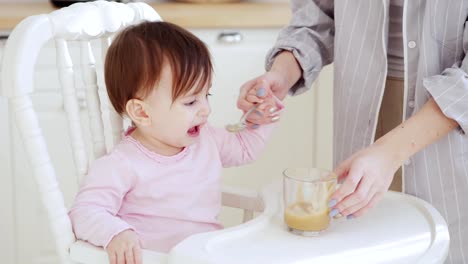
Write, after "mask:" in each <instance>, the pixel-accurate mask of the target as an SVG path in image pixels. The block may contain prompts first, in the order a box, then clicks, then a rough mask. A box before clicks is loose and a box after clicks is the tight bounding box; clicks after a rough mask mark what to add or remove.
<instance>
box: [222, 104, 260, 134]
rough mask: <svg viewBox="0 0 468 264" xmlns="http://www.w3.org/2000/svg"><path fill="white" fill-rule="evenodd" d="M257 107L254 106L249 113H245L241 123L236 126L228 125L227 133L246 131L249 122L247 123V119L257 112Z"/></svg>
mask: <svg viewBox="0 0 468 264" xmlns="http://www.w3.org/2000/svg"><path fill="white" fill-rule="evenodd" d="M257 106H258V105H254V106H252V107H251V108H250V109H249V110H248V111H247V112H245V114H243V115H242V117H241V118H240V120H239V122H237V123H235V124H228V125H226V129H227V131H229V132H233V133H235V132H240V131H242V130H244V129H245V128H246V127H247V122H246V119H247V117H248V116H249V115H250V114H251V113H252V112H253V111H255V109H257Z"/></svg>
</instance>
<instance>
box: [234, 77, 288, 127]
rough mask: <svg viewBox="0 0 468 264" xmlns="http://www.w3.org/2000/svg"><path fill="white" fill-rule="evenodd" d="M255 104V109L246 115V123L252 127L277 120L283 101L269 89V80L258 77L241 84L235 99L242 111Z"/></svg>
mask: <svg viewBox="0 0 468 264" xmlns="http://www.w3.org/2000/svg"><path fill="white" fill-rule="evenodd" d="M255 105H256V106H257V109H256V110H255V111H254V112H253V113H252V114H251V115H249V116H248V117H247V123H248V124H249V127H252V128H256V127H258V125H261V124H268V123H271V122H275V121H278V120H279V117H280V113H281V110H282V109H283V108H284V105H283V103H282V102H281V101H280V100H279V99H278V98H277V97H276V96H275V95H274V94H273V92H272V91H271V89H270V84H269V82H268V81H266V80H265V79H260V78H258V79H256V80H252V81H250V82H248V83H246V84H245V85H244V86H242V88H241V93H240V95H239V99H238V101H237V106H238V107H239V109H241V110H243V111H244V112H246V111H248V110H249V109H250V108H251V107H253V106H255Z"/></svg>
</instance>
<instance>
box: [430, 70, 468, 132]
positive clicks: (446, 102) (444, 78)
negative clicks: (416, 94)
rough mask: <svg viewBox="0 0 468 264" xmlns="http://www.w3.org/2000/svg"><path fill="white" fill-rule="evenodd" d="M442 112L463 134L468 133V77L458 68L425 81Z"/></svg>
mask: <svg viewBox="0 0 468 264" xmlns="http://www.w3.org/2000/svg"><path fill="white" fill-rule="evenodd" d="M423 84H424V86H425V87H426V89H427V91H428V92H429V93H430V94H431V95H432V97H433V98H434V100H435V102H436V103H437V105H438V106H439V107H440V109H441V111H442V112H443V113H444V115H445V116H447V117H448V118H450V119H453V120H455V121H456V122H457V123H458V125H459V129H460V130H461V132H462V133H463V134H466V132H467V131H468V75H467V74H466V72H465V71H463V70H462V69H460V68H458V67H452V68H448V69H445V70H444V71H443V72H442V74H440V75H434V76H431V77H427V78H425V79H424V80H423Z"/></svg>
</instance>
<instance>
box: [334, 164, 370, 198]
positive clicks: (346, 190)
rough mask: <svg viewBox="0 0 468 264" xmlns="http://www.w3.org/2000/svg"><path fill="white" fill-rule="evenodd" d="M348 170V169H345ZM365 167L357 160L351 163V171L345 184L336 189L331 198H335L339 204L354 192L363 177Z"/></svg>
mask: <svg viewBox="0 0 468 264" xmlns="http://www.w3.org/2000/svg"><path fill="white" fill-rule="evenodd" d="M345 170H347V169H345ZM363 174H364V170H363V167H362V166H360V165H359V164H356V163H355V162H353V163H351V164H350V168H349V172H348V175H347V176H346V178H345V179H344V181H343V184H342V185H341V186H340V187H339V188H338V189H337V190H336V191H335V193H334V194H333V195H332V197H331V199H330V200H335V201H336V202H337V203H338V205H340V203H341V201H342V200H343V199H344V198H346V197H347V196H348V195H350V194H352V193H353V192H354V190H356V187H357V186H358V184H359V182H360V181H361V178H362V177H363Z"/></svg>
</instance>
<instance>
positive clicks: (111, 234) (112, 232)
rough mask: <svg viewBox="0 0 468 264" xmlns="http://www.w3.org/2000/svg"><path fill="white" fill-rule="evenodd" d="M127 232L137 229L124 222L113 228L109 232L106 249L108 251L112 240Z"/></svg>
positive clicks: (105, 243) (105, 244) (104, 245)
mask: <svg viewBox="0 0 468 264" xmlns="http://www.w3.org/2000/svg"><path fill="white" fill-rule="evenodd" d="M125 230H132V231H135V229H134V228H133V227H132V226H130V225H129V224H127V223H126V222H124V221H123V220H121V221H120V222H119V223H118V224H117V225H116V226H114V227H113V228H111V229H110V230H109V232H108V234H109V235H107V239H106V240H105V242H104V243H103V247H104V249H107V246H108V245H109V243H110V242H111V241H112V239H113V238H114V237H115V236H116V235H118V234H120V233H122V232H123V231H125Z"/></svg>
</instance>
